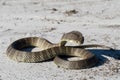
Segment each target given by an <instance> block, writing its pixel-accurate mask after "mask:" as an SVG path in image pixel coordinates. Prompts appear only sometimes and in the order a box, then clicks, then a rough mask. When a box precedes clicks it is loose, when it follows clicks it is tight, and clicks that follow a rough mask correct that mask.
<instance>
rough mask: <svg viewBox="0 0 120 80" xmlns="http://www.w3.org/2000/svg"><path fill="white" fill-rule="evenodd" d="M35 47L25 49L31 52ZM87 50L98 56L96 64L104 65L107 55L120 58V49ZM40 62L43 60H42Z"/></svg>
mask: <svg viewBox="0 0 120 80" xmlns="http://www.w3.org/2000/svg"><path fill="white" fill-rule="evenodd" d="M34 48H35V47H34V46H32V47H29V48H25V49H23V50H24V51H28V52H31V51H32V50H33V49H34ZM87 50H88V51H90V52H92V53H93V54H95V56H96V57H97V59H98V63H97V65H96V66H100V65H103V64H104V63H106V62H108V61H109V60H108V59H107V58H106V57H105V56H108V57H112V58H114V59H117V60H120V50H104V49H87ZM53 59H54V58H52V59H49V60H46V61H43V62H50V61H53ZM40 62H42V61H40ZM40 62H36V63H40Z"/></svg>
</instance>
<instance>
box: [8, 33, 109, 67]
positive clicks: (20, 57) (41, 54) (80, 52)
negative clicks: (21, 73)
mask: <svg viewBox="0 0 120 80" xmlns="http://www.w3.org/2000/svg"><path fill="white" fill-rule="evenodd" d="M67 42H74V43H76V44H79V46H65V45H66V43H67ZM83 42H84V37H83V35H82V33H81V32H78V31H71V32H68V33H65V34H64V35H63V36H62V38H61V42H60V43H58V44H53V43H51V42H49V41H48V40H46V39H44V38H39V37H27V38H22V39H19V40H16V41H14V42H13V43H12V44H10V45H9V47H8V48H7V51H6V54H7V56H8V57H9V58H10V59H12V60H15V61H18V62H28V63H31V62H40V61H42V62H43V61H46V60H49V59H51V58H54V62H55V64H57V65H58V66H60V67H63V68H69V69H84V68H90V67H93V66H95V65H96V63H97V62H98V59H97V58H96V56H95V55H94V54H93V53H91V52H89V51H87V50H85V49H83V48H86V47H106V46H104V45H97V44H96V45H81V44H82V43H83ZM29 46H35V47H39V48H40V49H41V51H37V52H27V51H23V50H22V49H23V48H26V47H29ZM106 48H109V47H106ZM62 56H77V57H80V58H82V60H77V61H69V60H66V59H64V58H63V57H62Z"/></svg>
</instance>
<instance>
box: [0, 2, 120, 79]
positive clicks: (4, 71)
mask: <svg viewBox="0 0 120 80" xmlns="http://www.w3.org/2000/svg"><path fill="white" fill-rule="evenodd" d="M73 30H77V31H80V32H82V34H83V35H84V37H85V42H84V44H92V43H94V44H103V45H107V46H110V47H113V48H114V49H116V50H115V51H110V50H107V49H106V50H105V49H97V48H92V49H91V50H90V51H91V52H93V53H94V54H95V55H96V56H97V58H98V59H99V63H98V65H96V66H95V67H93V68H90V69H80V70H66V69H63V68H58V67H57V66H56V65H55V64H54V62H53V61H48V62H42V63H18V62H15V61H13V60H10V59H9V58H8V57H7V56H6V54H5V52H6V49H7V47H8V46H9V45H10V43H12V42H13V41H15V40H17V39H20V38H23V37H29V36H31V37H32V36H37V37H44V38H46V39H48V40H49V41H51V42H54V43H58V42H59V41H60V38H61V36H62V35H63V34H64V33H65V32H69V31H73ZM0 80H120V1H119V0H0Z"/></svg>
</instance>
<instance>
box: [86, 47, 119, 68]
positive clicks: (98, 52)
mask: <svg viewBox="0 0 120 80" xmlns="http://www.w3.org/2000/svg"><path fill="white" fill-rule="evenodd" d="M87 50H88V51H90V52H92V53H93V54H95V56H96V57H97V58H98V63H97V65H96V67H97V66H100V65H103V64H104V63H107V62H109V60H108V59H107V58H106V57H105V56H107V57H112V58H114V59H116V60H120V50H104V49H87Z"/></svg>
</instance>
